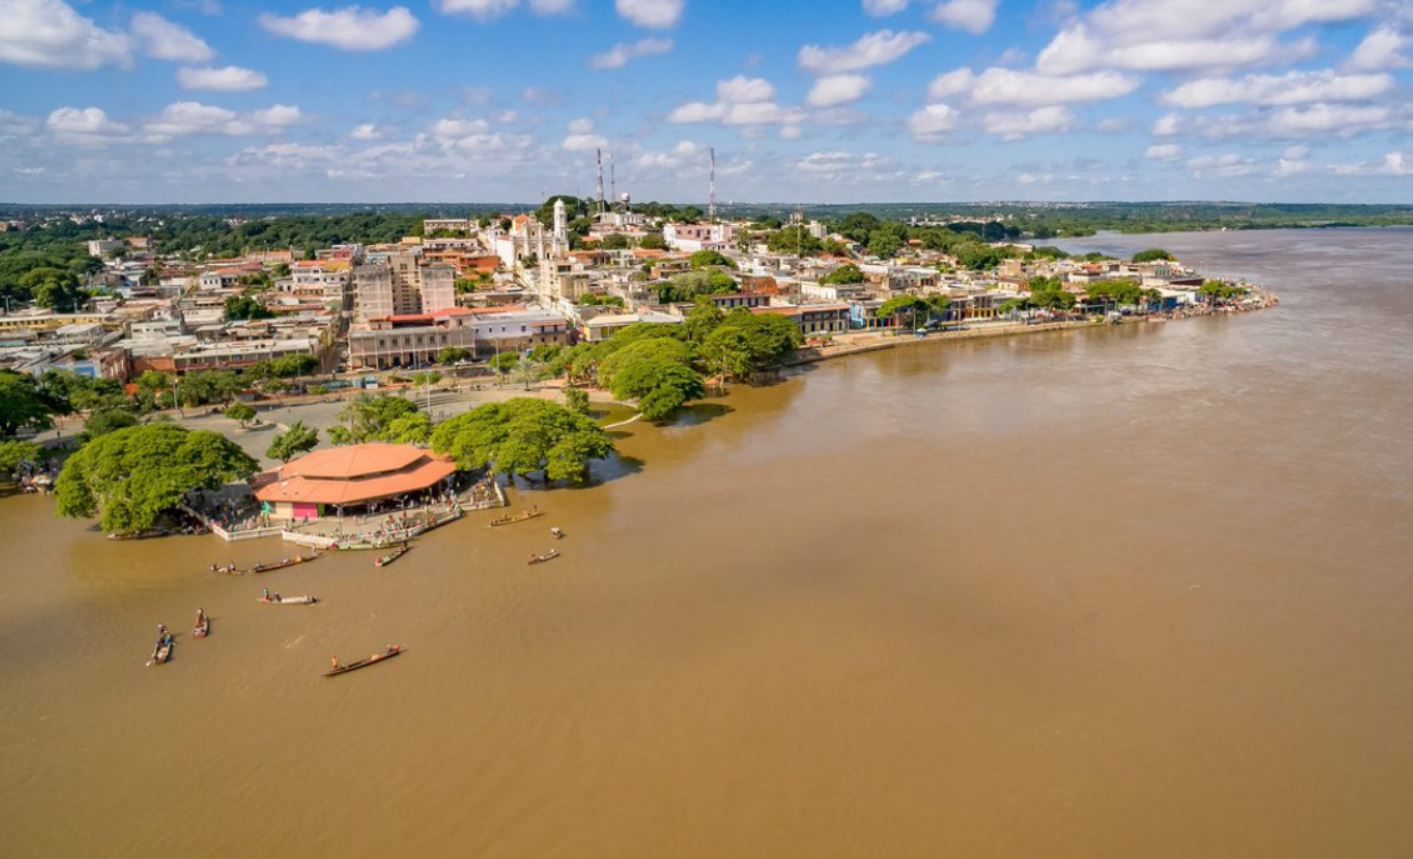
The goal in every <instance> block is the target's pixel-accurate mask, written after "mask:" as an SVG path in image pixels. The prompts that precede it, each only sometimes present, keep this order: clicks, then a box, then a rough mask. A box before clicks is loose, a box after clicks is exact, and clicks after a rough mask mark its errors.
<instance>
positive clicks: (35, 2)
mask: <svg viewBox="0 0 1413 859" xmlns="http://www.w3.org/2000/svg"><path fill="white" fill-rule="evenodd" d="M0 61H3V62H7V63H15V64H17V65H21V66H38V67H41V68H52V69H96V68H99V67H101V66H107V65H115V66H124V67H126V66H128V65H131V63H132V46H131V42H130V40H129V39H128V37H127V36H126V35H125V34H123V33H118V32H114V31H112V30H105V29H103V28H102V27H99V26H98V25H97V24H95V23H93V21H92V20H91V19H89V18H85V17H83V16H82V15H80V14H79V13H77V12H75V11H74V9H73V7H72V6H70V5H69V4H67V3H65V2H63V0H4V2H3V3H0Z"/></svg>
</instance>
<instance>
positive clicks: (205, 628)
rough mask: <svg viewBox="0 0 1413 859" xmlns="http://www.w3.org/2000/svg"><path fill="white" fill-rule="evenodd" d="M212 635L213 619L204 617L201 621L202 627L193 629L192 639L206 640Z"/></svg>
mask: <svg viewBox="0 0 1413 859" xmlns="http://www.w3.org/2000/svg"><path fill="white" fill-rule="evenodd" d="M210 634H211V618H209V617H203V618H202V619H201V625H200V626H194V627H192V628H191V637H192V638H205V637H206V636H208V635H210Z"/></svg>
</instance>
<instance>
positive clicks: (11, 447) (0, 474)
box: [0, 439, 44, 481]
mask: <svg viewBox="0 0 1413 859" xmlns="http://www.w3.org/2000/svg"><path fill="white" fill-rule="evenodd" d="M43 457H44V448H42V447H40V446H39V445H37V444H35V443H34V442H32V441H16V440H14V439H10V440H8V441H0V480H5V481H8V480H9V479H10V478H11V476H13V475H14V473H15V472H16V471H19V470H20V465H21V464H23V463H26V462H39V461H40V460H41V459H42V458H43Z"/></svg>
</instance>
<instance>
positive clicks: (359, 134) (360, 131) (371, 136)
mask: <svg viewBox="0 0 1413 859" xmlns="http://www.w3.org/2000/svg"><path fill="white" fill-rule="evenodd" d="M348 136H349V137H351V138H353V139H354V140H382V139H383V130H382V129H381V128H379V127H378V126H376V125H374V124H373V123H371V122H365V123H363V124H362V125H359V126H355V127H354V129H353V130H352V131H350V132H349V133H348Z"/></svg>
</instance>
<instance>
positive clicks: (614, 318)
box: [580, 310, 682, 343]
mask: <svg viewBox="0 0 1413 859" xmlns="http://www.w3.org/2000/svg"><path fill="white" fill-rule="evenodd" d="M639 322H653V323H658V322H662V323H668V324H680V323H681V322H682V317H680V316H672V315H671V314H667V313H656V312H653V311H651V310H643V311H639V312H638V313H606V314H602V315H600V316H595V317H593V318H592V319H586V320H584V322H583V324H582V325H581V326H580V327H581V330H582V333H583V335H584V339H585V340H587V341H589V342H590V343H600V342H603V341H604V340H608V339H609V338H611V337H612V336H613V335H615V334H617V333H618V332H620V331H622V330H623V329H624V328H627V327H628V326H629V325H637V324H638V323H639Z"/></svg>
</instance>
